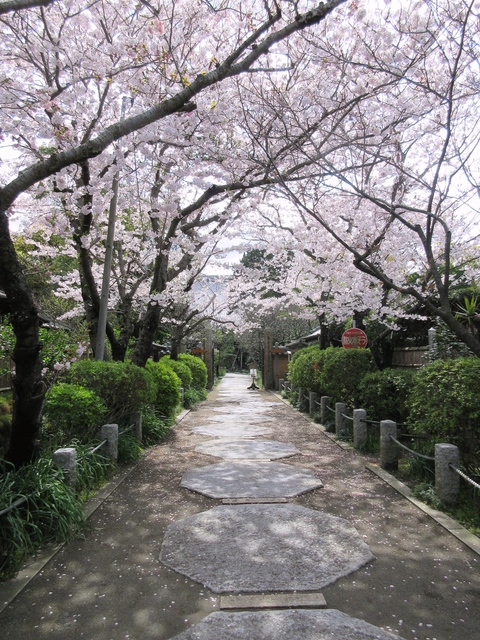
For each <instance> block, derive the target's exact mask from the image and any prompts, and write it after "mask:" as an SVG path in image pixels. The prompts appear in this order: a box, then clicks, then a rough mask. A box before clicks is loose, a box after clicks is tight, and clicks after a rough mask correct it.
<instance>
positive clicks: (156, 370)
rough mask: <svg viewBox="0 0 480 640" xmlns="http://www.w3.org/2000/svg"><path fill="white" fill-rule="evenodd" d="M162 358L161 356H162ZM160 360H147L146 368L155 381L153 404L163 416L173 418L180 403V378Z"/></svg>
mask: <svg viewBox="0 0 480 640" xmlns="http://www.w3.org/2000/svg"><path fill="white" fill-rule="evenodd" d="M162 360H163V358H162ZM162 360H160V362H152V361H151V360H149V361H148V362H147V366H146V369H147V371H148V372H149V373H150V375H151V376H152V378H153V380H154V383H155V388H156V392H155V396H154V400H153V406H154V407H155V409H156V410H157V411H158V413H159V415H160V416H162V417H163V418H167V419H170V420H171V419H173V418H174V417H175V411H176V409H177V407H178V405H179V403H180V387H181V386H182V383H181V380H180V378H179V377H178V376H177V374H176V373H175V371H173V370H172V369H171V368H170V367H169V366H168V365H167V364H163V363H162Z"/></svg>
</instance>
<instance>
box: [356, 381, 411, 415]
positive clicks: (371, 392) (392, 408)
mask: <svg viewBox="0 0 480 640" xmlns="http://www.w3.org/2000/svg"><path fill="white" fill-rule="evenodd" d="M415 376H416V371H412V370H411V369H406V370H405V369H384V370H383V371H373V372H371V373H367V374H366V375H365V376H364V377H363V378H362V380H361V382H360V386H359V392H360V406H361V407H362V409H365V410H366V412H367V418H368V419H370V420H394V421H395V422H406V421H407V418H408V408H407V404H406V402H407V396H408V393H409V391H410V389H411V386H412V384H413V381H414V378H415Z"/></svg>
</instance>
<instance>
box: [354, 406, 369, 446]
mask: <svg viewBox="0 0 480 640" xmlns="http://www.w3.org/2000/svg"><path fill="white" fill-rule="evenodd" d="M366 417H367V412H366V411H365V409H354V410H353V446H354V447H355V449H364V448H365V445H366V444H367V423H366V422H365V418H366Z"/></svg>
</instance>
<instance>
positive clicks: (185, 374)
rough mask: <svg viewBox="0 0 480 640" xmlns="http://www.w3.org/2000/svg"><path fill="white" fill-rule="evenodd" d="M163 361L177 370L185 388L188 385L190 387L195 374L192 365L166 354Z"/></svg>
mask: <svg viewBox="0 0 480 640" xmlns="http://www.w3.org/2000/svg"><path fill="white" fill-rule="evenodd" d="M162 363H163V364H165V365H166V366H167V367H170V369H172V370H173V371H175V373H176V374H177V376H178V377H179V378H180V380H181V381H182V387H183V389H188V387H190V385H191V384H192V379H193V376H192V372H191V371H190V367H189V366H188V365H187V364H186V363H185V362H182V361H181V360H172V359H171V358H170V356H164V357H163V358H162Z"/></svg>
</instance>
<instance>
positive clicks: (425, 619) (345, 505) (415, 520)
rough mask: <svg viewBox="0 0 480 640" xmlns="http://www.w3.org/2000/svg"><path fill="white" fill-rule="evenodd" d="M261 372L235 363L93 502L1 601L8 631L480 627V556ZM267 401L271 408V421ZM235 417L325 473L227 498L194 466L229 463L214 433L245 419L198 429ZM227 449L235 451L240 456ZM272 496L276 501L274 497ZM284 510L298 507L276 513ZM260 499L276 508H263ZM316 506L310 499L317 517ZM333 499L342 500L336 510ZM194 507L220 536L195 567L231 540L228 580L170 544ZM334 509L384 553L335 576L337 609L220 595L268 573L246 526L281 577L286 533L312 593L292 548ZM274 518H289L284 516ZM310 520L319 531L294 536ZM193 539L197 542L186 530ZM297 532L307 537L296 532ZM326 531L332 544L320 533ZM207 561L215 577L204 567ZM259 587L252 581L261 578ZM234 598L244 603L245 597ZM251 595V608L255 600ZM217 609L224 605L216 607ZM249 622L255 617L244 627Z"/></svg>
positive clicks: (0, 627)
mask: <svg viewBox="0 0 480 640" xmlns="http://www.w3.org/2000/svg"><path fill="white" fill-rule="evenodd" d="M248 382H249V379H248V377H242V376H228V377H227V378H226V379H224V381H223V382H222V383H221V385H219V387H218V388H217V389H216V390H215V391H214V392H213V393H212V394H211V395H210V397H209V400H208V401H207V402H206V403H204V404H202V405H201V407H200V408H199V409H198V410H197V411H192V412H190V413H189V414H188V416H187V417H186V418H184V420H183V421H182V422H181V423H180V424H179V425H178V427H177V429H176V436H175V438H174V439H173V440H172V441H171V442H169V443H167V444H164V445H161V446H159V447H156V448H155V449H153V450H151V451H150V452H149V453H148V455H147V456H146V458H145V459H144V460H143V461H142V462H141V463H140V464H138V465H137V466H136V467H135V468H134V469H133V470H132V472H131V473H130V475H129V476H128V478H127V479H126V480H125V481H124V482H123V483H122V484H121V485H120V486H119V487H118V488H117V489H116V490H115V491H114V492H113V493H112V494H111V495H110V497H109V498H108V499H107V500H106V501H105V502H104V503H103V504H102V506H101V508H100V509H98V511H97V512H96V513H95V514H94V515H93V516H92V517H91V519H90V523H91V529H90V531H88V532H87V534H86V537H85V540H79V541H76V542H73V543H71V544H69V545H67V546H65V547H64V548H63V549H62V551H61V552H60V553H59V554H57V556H56V557H55V558H54V559H53V560H52V561H51V562H50V563H49V564H48V565H47V566H46V567H45V568H44V569H43V570H42V571H41V572H40V573H39V574H38V575H37V576H36V577H35V578H34V579H33V580H32V581H31V582H30V584H29V585H28V587H27V588H26V589H24V590H23V591H22V593H20V595H19V596H17V598H16V599H15V600H14V601H13V602H12V603H11V604H10V605H9V606H8V607H6V609H5V610H4V611H3V612H2V613H1V614H0V636H1V638H2V640H3V639H5V640H7V639H8V640H25V637H35V638H36V639H37V638H38V639H39V640H43V639H49V640H51V639H52V640H53V639H56V638H59V639H60V638H62V640H63V639H65V638H67V639H72V640H73V639H75V640H76V639H77V638H87V639H91V640H94V639H95V640H108V639H110V640H112V639H114V640H116V639H117V638H118V639H120V638H130V639H134V640H144V639H148V638H155V639H157V640H169V639H173V638H176V640H194V639H198V640H204V639H205V640H206V639H208V640H215V639H218V640H220V639H221V640H228V639H230V638H232V639H236V638H249V639H250V640H268V639H270V638H275V640H286V639H287V638H288V639H290V638H291V639H293V638H295V639H296V638H298V639H299V640H300V639H303V640H314V639H315V640H324V639H327V638H328V639H329V640H333V639H334V638H335V640H340V639H341V638H348V639H349V640H354V639H355V640H357V638H362V639H366V638H379V639H380V638H382V639H383V638H389V637H391V635H386V634H397V635H398V636H401V637H402V638H405V640H476V639H477V638H478V637H479V636H478V629H479V628H480V607H479V606H478V602H479V601H480V577H479V573H480V571H479V568H480V561H479V558H478V556H477V555H476V554H475V553H474V552H473V551H471V550H470V549H468V548H466V547H464V546H463V545H462V544H461V543H460V542H459V541H458V540H456V539H455V538H453V537H452V536H451V535H450V534H449V533H448V532H446V531H445V530H444V529H443V528H442V527H440V526H439V525H438V524H437V523H435V522H434V521H432V520H431V519H430V518H428V517H427V516H426V515H425V514H423V513H422V512H420V511H419V510H417V509H416V508H415V507H414V506H413V505H411V504H410V503H408V502H407V501H405V499H404V498H403V497H402V496H400V495H399V494H398V493H396V492H395V491H394V490H393V489H392V488H391V487H389V486H388V485H387V484H385V483H383V482H382V481H381V480H380V479H379V478H377V477H376V476H375V475H373V474H371V473H370V472H369V471H368V470H366V469H365V462H366V459H365V458H364V457H362V456H359V455H356V454H354V453H352V452H349V451H344V450H343V449H341V448H340V447H338V445H336V444H335V443H334V442H332V441H331V440H330V439H329V438H327V437H326V436H325V435H324V434H323V433H322V432H321V431H320V430H319V429H318V427H317V426H315V425H313V424H312V423H311V422H310V421H309V420H307V419H305V418H303V417H302V416H301V415H300V414H298V413H297V412H296V411H295V410H294V409H292V408H291V407H288V406H286V405H285V404H284V403H282V402H281V401H280V400H279V399H277V398H276V397H275V396H273V395H272V394H269V393H266V392H251V391H247V390H246V387H247V386H248ZM227 416H228V419H226V418H227ZM256 417H258V418H259V419H260V420H258V421H256ZM265 420H267V421H265ZM222 425H224V427H225V430H227V431H228V430H229V429H232V428H237V427H238V428H241V427H242V426H244V427H245V428H247V427H257V425H258V427H259V428H265V429H268V430H269V433H268V434H267V435H261V434H258V435H256V434H252V435H249V436H248V438H247V439H245V444H246V445H247V443H248V447H251V443H255V442H260V441H263V442H264V443H265V442H275V443H277V442H278V443H284V444H286V445H291V446H294V447H295V448H296V449H297V450H298V451H299V453H296V454H295V455H290V457H288V458H286V459H283V460H282V461H281V464H282V465H283V464H285V465H288V466H290V467H292V468H294V469H295V470H296V471H298V472H300V471H301V472H302V473H304V470H308V471H309V473H310V474H311V477H314V478H316V479H319V480H320V481H321V483H323V487H319V488H316V489H313V490H310V491H307V492H306V493H301V495H298V496H297V497H292V498H288V504H260V505H255V504H244V505H235V504H233V505H232V504H230V505H227V504H226V505H224V506H222V499H221V498H217V499H213V498H209V497H207V496H205V495H203V494H201V493H199V492H198V491H197V490H192V489H190V488H186V487H182V486H181V483H182V479H183V478H184V477H185V476H186V475H187V473H190V472H191V471H192V470H198V469H205V468H207V467H209V466H211V465H213V466H215V465H218V464H224V463H222V462H221V461H219V460H218V458H216V457H214V456H216V455H217V453H218V451H216V452H215V453H214V454H213V455H212V453H211V451H209V450H208V447H207V449H205V447H206V445H207V444H208V443H212V437H213V438H214V440H213V442H223V443H224V444H225V445H227V444H228V442H229V441H232V435H229V436H228V437H225V436H224V435H220V436H219V435H217V434H215V435H214V436H212V435H208V434H206V435H203V434H202V433H198V432H197V431H195V429H196V428H197V427H199V426H200V427H203V426H210V427H212V426H213V427H222ZM233 438H234V440H233V441H234V442H237V445H236V446H235V447H234V448H236V451H237V453H238V452H239V451H240V450H241V447H240V450H239V449H238V446H239V445H238V440H239V436H238V435H237V434H235V435H234V436H233ZM241 439H244V435H243V436H241ZM270 446H271V445H270ZM248 447H247V449H246V450H245V452H247V451H248ZM259 448H260V449H261V450H262V453H261V454H260V455H261V456H262V457H260V458H259V457H258V455H256V453H258V452H256V453H255V454H254V455H252V457H251V459H250V458H248V459H247V461H250V462H253V461H255V464H262V465H266V467H268V465H269V464H274V463H269V462H267V461H266V459H265V458H264V457H263V456H264V455H265V453H264V452H265V451H266V450H267V448H268V445H266V444H262V445H259ZM214 449H215V447H214ZM254 450H255V449H254ZM244 455H250V454H248V453H243V454H241V455H240V456H238V457H236V458H235V459H234V460H231V462H232V464H234V463H238V462H241V461H242V460H244V457H243V456H244ZM273 457H275V456H272V458H273ZM224 462H229V459H228V456H227V457H225V458H224ZM275 464H277V463H275ZM241 500H243V499H241ZM262 500H264V501H265V502H266V503H268V499H267V498H265V499H263V498H261V499H260V501H262ZM233 501H234V500H233ZM246 501H247V502H248V501H250V502H252V501H253V499H250V500H249V499H248V498H247V500H246ZM230 502H232V500H230ZM292 507H293V509H292ZM237 508H239V510H238V511H236V509H237ZM255 509H257V512H256V513H257V520H255V519H253V520H251V521H249V520H248V519H247V520H246V522H247V528H248V527H253V533H254V535H253V536H250V537H248V535H247V534H248V531H246V530H242V531H240V530H239V520H238V515H241V514H244V515H245V514H252V513H255ZM272 509H273V512H272ZM282 509H283V510H284V511H283V512H282V511H281V510H282ZM296 509H298V510H299V511H296ZM272 513H273V515H272ZM280 513H284V514H289V517H285V516H284V517H283V520H282V519H281V518H278V519H276V514H280ZM294 513H295V514H297V516H296V518H295V517H294V515H293V514H294ZM218 514H220V515H221V517H220V518H218V517H217V515H218ZM258 514H263V520H262V521H260V520H259V517H258ZM300 514H302V516H304V515H308V517H306V519H305V521H304V522H303V524H302V518H301V517H300ZM312 514H313V515H312ZM322 514H326V517H325V518H324V519H323V520H322V518H323V516H322ZM225 515H227V516H228V517H227V519H226V520H225V517H224V516H225ZM191 518H193V522H194V523H195V522H196V523H197V524H198V525H199V528H198V529H197V530H196V534H195V535H198V536H201V539H202V544H204V549H203V550H200V549H198V551H200V555H201V554H202V553H204V554H205V558H204V559H205V561H204V562H203V563H202V561H201V558H200V560H199V555H198V554H197V555H196V556H195V552H194V550H192V552H191V556H192V560H193V563H194V568H195V571H196V570H197V568H198V566H200V568H202V566H203V567H207V568H210V566H211V565H212V560H211V559H210V558H208V554H209V553H211V550H212V549H213V551H215V549H219V550H221V549H223V550H224V551H225V552H226V554H227V555H226V556H224V560H223V561H221V569H222V571H224V568H225V567H227V571H226V572H225V571H224V573H223V577H221V580H222V581H224V582H223V583H219V584H212V585H211V587H212V588H208V587H205V586H203V585H202V584H200V583H199V582H197V581H196V580H192V578H191V577H189V576H190V575H192V574H190V570H191V567H187V568H186V569H185V567H179V568H180V569H181V570H182V573H179V572H177V571H175V570H174V569H172V568H171V566H169V564H168V565H167V564H166V562H167V563H170V554H173V556H175V553H176V551H175V549H177V552H178V547H176V546H175V545H176V536H175V531H176V528H177V527H180V528H182V526H183V525H185V523H186V524H187V525H188V523H190V522H192V520H189V519H191ZM337 519H340V520H337ZM241 520H242V518H240V521H241ZM222 521H223V525H225V522H230V525H229V526H231V527H233V529H231V531H232V533H231V534H230V535H228V527H227V528H225V526H223V528H222ZM248 522H250V524H248ZM328 522H332V523H336V522H342V523H343V522H345V523H346V524H345V527H346V531H347V532H348V533H349V536H350V538H353V539H355V540H358V544H357V542H356V543H355V544H356V545H357V546H356V548H357V549H358V550H361V551H362V552H364V551H365V550H366V553H367V554H371V555H365V557H363V558H362V559H361V560H359V561H358V563H357V565H356V566H355V567H350V568H348V570H347V574H348V575H344V574H342V575H341V576H340V577H338V576H336V575H335V576H334V578H333V581H330V582H328V584H327V585H326V586H324V587H321V590H322V593H323V596H324V597H325V600H326V604H327V607H328V608H327V609H326V610H324V611H322V610H321V609H318V608H317V609H313V610H311V609H301V610H293V611H292V610H286V611H278V610H274V611H252V610H250V611H244V612H241V613H238V612H235V611H233V612H232V611H228V612H227V611H220V608H221V606H223V605H222V603H226V602H227V600H228V598H234V599H235V598H238V597H239V596H238V595H236V594H238V588H240V589H241V588H242V587H241V585H240V587H238V583H235V580H237V578H236V576H242V575H243V573H246V575H247V578H249V579H250V578H251V577H252V575H254V571H253V569H252V568H250V569H249V568H248V567H246V568H245V572H244V571H243V567H242V571H238V572H237V569H238V563H237V564H235V563H232V562H231V558H230V557H229V555H230V554H231V553H238V551H239V549H238V548H235V542H236V541H238V545H237V547H238V546H239V547H240V550H241V551H242V552H244V553H245V554H246V555H245V557H246V558H252V557H253V558H255V557H257V556H258V557H257V560H258V566H259V567H260V568H262V567H263V569H261V571H259V572H258V575H259V576H262V575H263V576H266V577H268V576H269V574H268V571H265V570H264V569H265V567H267V566H268V562H273V565H272V566H274V565H275V554H274V553H273V552H272V551H271V549H270V550H269V546H271V542H272V540H273V539H274V538H272V537H271V536H270V534H275V535H277V536H280V540H281V541H282V544H283V549H282V554H283V555H282V558H283V560H282V562H281V563H277V564H278V567H277V569H279V574H280V579H281V580H282V581H283V584H284V585H285V584H287V587H286V592H283V597H284V602H287V603H288V598H292V599H293V598H296V599H297V601H300V600H301V593H297V594H294V593H292V592H291V591H289V589H293V588H294V583H291V584H290V585H288V580H289V579H290V578H289V577H288V576H286V574H288V567H290V568H294V567H295V564H294V562H293V561H292V558H298V557H301V556H302V555H305V554H304V553H303V551H302V548H301V545H302V544H304V543H305V540H307V541H308V540H309V539H310V537H312V539H315V538H316V536H317V535H318V533H319V530H320V529H321V528H322V527H325V526H326V525H327V523H328ZM182 523H183V524H182ZM202 527H204V528H202ZM255 527H260V528H261V530H262V531H263V535H264V538H263V539H261V540H260V539H259V538H258V532H256V531H255ZM269 527H270V528H272V529H273V530H272V531H269ZM295 527H299V528H300V529H302V530H303V534H302V535H296V536H291V535H290V534H291V529H292V528H295ZM355 532H356V533H355ZM225 533H227V537H228V538H229V539H230V541H229V543H228V544H226V543H225V542H222V536H224V535H225ZM297 533H298V529H297ZM336 533H338V529H337V531H336ZM357 535H358V538H357V537H356V536H357ZM347 537H348V535H347ZM295 541H296V542H295ZM178 542H179V544H183V540H182V539H181V538H180V537H179V539H178ZM337 542H338V536H336V535H332V539H331V543H332V544H336V543H337ZM232 544H233V547H234V549H233V550H232V548H231V545H232ZM296 544H298V545H300V547H299V548H296ZM216 545H217V546H216ZM242 545H243V549H242ZM255 546H256V549H254V547H255ZM311 546H312V547H313V548H314V549H315V553H317V552H318V549H316V548H315V545H311ZM325 546H326V545H325ZM249 547H250V551H252V553H249ZM272 548H273V547H272ZM253 550H255V552H256V556H255V554H254V553H253ZM315 553H313V554H311V555H310V556H309V555H308V554H307V556H306V558H307V564H308V560H309V558H310V560H311V559H312V558H313V559H315V558H316V556H315ZM189 554H190V551H189ZM262 554H263V555H262ZM213 555H215V553H214V554H213ZM217 555H219V556H220V559H221V557H222V556H221V554H217ZM333 555H335V554H333ZM327 556H328V554H327ZM372 556H374V557H375V559H374V560H373V559H372ZM160 557H163V560H164V561H165V562H162V561H161V560H160ZM182 561H183V560H182ZM267 561H268V562H267ZM175 562H176V560H175ZM266 562H267V564H265V563H266ZM295 562H296V561H295ZM289 563H290V564H289ZM319 563H320V562H319ZM244 564H245V563H244ZM326 566H328V563H327V564H326ZM358 567H360V568H358ZM184 569H185V570H184ZM280 569H281V571H280ZM202 570H203V569H202ZM282 572H283V577H282ZM220 574H221V572H220ZM295 574H296V568H295V570H293V571H292V576H291V577H293V578H295V579H296V578H297V576H296V575H295ZM218 575H219V573H218V572H217V577H218ZM305 575H307V576H308V571H306V574H305ZM194 577H195V578H196V579H197V580H202V581H204V582H207V580H205V576H204V575H199V576H197V575H195V576H194ZM286 577H287V579H286ZM214 578H215V575H214ZM314 578H315V579H316V574H315V575H314ZM241 579H242V580H243V579H244V577H242V578H241ZM262 579H263V578H262ZM208 580H210V577H208ZM232 581H233V582H232ZM265 586H266V588H268V589H270V590H272V591H275V590H276V589H277V588H278V586H277V584H275V585H274V587H273V589H271V585H265ZM314 586H315V589H313V591H314V592H315V593H313V594H311V591H312V590H311V584H310V583H309V584H305V585H304V586H303V587H301V588H303V589H304V590H305V591H304V592H303V593H304V597H305V600H304V601H305V602H307V601H308V599H309V597H310V596H312V597H313V600H314V601H315V602H318V598H317V600H315V597H316V595H315V594H317V595H318V586H319V585H318V584H316V585H314ZM213 589H215V590H216V591H214V590H213ZM225 589H228V591H225ZM250 589H252V587H251V584H250V585H249V586H248V587H247V589H246V590H250ZM252 590H254V589H252ZM1 597H2V591H1V588H0V598H1ZM256 599H258V594H257V598H256ZM256 599H254V600H253V602H255V600H256ZM266 600H268V598H266ZM228 602H229V606H231V603H232V600H228ZM234 602H235V600H234ZM248 602H249V603H250V604H249V605H248V607H249V608H250V609H251V608H252V607H251V603H252V600H251V599H250V600H248ZM310 606H311V605H310ZM315 606H320V605H315ZM212 613H214V614H215V615H213V616H211V615H209V614H212ZM240 619H242V621H240ZM362 621H364V622H362ZM239 625H244V626H243V627H242V626H239ZM332 625H333V626H332ZM239 629H243V630H242V631H241V634H240V635H239ZM332 629H334V630H333V631H332ZM339 629H343V630H342V631H341V632H340V631H339ZM380 629H383V630H384V631H381V630H380ZM340 633H341V634H343V635H341V634H340ZM235 634H236V635H235ZM322 634H323V635H322ZM329 634H330V635H329ZM332 634H333V635H332ZM372 634H373V635H372ZM375 634H376V635H375Z"/></svg>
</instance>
